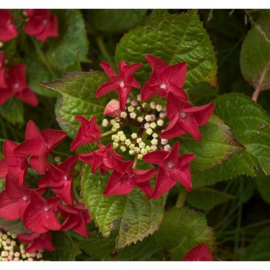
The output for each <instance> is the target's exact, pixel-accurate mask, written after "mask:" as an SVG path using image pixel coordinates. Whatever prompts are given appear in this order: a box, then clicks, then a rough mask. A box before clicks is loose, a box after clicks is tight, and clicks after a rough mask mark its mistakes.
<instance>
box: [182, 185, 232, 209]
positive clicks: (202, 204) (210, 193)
mask: <svg viewBox="0 0 270 270" xmlns="http://www.w3.org/2000/svg"><path fill="white" fill-rule="evenodd" d="M233 199H235V197H234V196H232V195H230V194H227V193H224V192H220V191H218V190H215V189H213V188H206V187H203V188H197V189H193V190H192V192H190V193H188V194H187V202H188V204H189V205H190V206H192V207H194V208H197V209H200V210H211V209H212V208H214V207H215V206H217V205H219V204H221V203H224V202H227V201H228V200H233Z"/></svg>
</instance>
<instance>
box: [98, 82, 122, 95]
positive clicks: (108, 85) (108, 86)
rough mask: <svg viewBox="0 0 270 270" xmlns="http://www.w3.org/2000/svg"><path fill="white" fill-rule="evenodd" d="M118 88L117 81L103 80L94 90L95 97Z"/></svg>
mask: <svg viewBox="0 0 270 270" xmlns="http://www.w3.org/2000/svg"><path fill="white" fill-rule="evenodd" d="M118 88H120V86H119V83H117V82H105V83H103V84H102V85H101V86H100V87H99V88H98V90H97V92H96V97H98V98H99V97H101V96H103V95H105V94H107V93H110V92H112V91H116V90H117V89H118Z"/></svg>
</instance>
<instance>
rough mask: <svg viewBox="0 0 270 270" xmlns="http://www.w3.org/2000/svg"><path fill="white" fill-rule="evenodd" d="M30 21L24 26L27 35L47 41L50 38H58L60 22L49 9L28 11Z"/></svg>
mask: <svg viewBox="0 0 270 270" xmlns="http://www.w3.org/2000/svg"><path fill="white" fill-rule="evenodd" d="M25 12H26V14H27V16H28V20H27V22H26V23H25V25H24V31H25V33H27V34H29V35H32V36H34V37H35V38H36V39H38V40H41V41H45V40H46V39H47V38H48V37H58V21H57V17H56V15H55V14H54V15H51V14H50V11H49V10H48V9H26V10H25Z"/></svg>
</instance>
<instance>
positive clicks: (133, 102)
mask: <svg viewBox="0 0 270 270" xmlns="http://www.w3.org/2000/svg"><path fill="white" fill-rule="evenodd" d="M130 104H131V105H132V106H134V107H136V106H137V105H138V102H137V100H135V99H133V100H131V102H130Z"/></svg>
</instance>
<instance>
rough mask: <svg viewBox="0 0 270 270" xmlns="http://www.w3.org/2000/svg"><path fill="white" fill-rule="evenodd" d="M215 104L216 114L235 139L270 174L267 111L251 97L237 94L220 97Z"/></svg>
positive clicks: (269, 121) (269, 127) (269, 141)
mask: <svg viewBox="0 0 270 270" xmlns="http://www.w3.org/2000/svg"><path fill="white" fill-rule="evenodd" d="M215 104H216V109H215V113H216V114H217V115H219V116H220V117H221V119H223V120H224V122H225V124H226V125H228V126H229V127H230V129H231V131H232V134H233V136H234V137H235V139H236V140H237V141H238V142H240V143H241V144H242V145H243V146H244V147H245V149H246V151H247V152H248V153H249V154H251V155H253V156H254V157H255V158H256V159H257V160H258V163H259V165H260V166H261V168H262V169H263V171H264V172H265V173H266V174H269V173H270V155H269V150H270V120H269V117H268V115H267V114H266V113H265V111H264V110H263V109H262V108H261V107H260V106H259V105H258V104H257V103H255V102H254V101H252V100H250V98H249V97H247V96H245V95H242V94H237V93H232V94H227V95H223V96H220V97H218V98H217V99H215Z"/></svg>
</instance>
